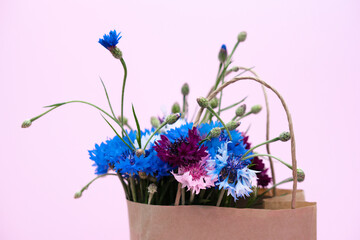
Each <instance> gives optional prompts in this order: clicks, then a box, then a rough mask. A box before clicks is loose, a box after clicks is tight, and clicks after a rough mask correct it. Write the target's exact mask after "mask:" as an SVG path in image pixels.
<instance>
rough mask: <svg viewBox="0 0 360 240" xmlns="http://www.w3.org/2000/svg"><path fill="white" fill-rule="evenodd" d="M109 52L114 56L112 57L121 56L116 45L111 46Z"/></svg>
mask: <svg viewBox="0 0 360 240" xmlns="http://www.w3.org/2000/svg"><path fill="white" fill-rule="evenodd" d="M109 50H110V52H111V54H112V55H113V56H114V58H116V59H119V60H120V59H121V58H122V52H121V51H120V49H119V48H118V47H116V46H115V47H112V48H110V49H109Z"/></svg>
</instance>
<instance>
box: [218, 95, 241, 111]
mask: <svg viewBox="0 0 360 240" xmlns="http://www.w3.org/2000/svg"><path fill="white" fill-rule="evenodd" d="M246 98H247V97H245V98H243V99H242V100H241V101H239V102H237V103H234V104H232V105H230V106H227V107H226V108H223V109H221V110H220V112H223V111H226V110H229V109H231V108H233V107H236V106H237V105H239V104H240V103H242V102H244V101H245V100H246Z"/></svg>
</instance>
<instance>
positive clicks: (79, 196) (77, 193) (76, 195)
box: [74, 191, 82, 199]
mask: <svg viewBox="0 0 360 240" xmlns="http://www.w3.org/2000/svg"><path fill="white" fill-rule="evenodd" d="M81 196H82V192H81V191H79V192H76V193H75V195H74V198H75V199H77V198H81Z"/></svg>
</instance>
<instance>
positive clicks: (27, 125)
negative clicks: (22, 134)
mask: <svg viewBox="0 0 360 240" xmlns="http://www.w3.org/2000/svg"><path fill="white" fill-rule="evenodd" d="M31 123H32V122H31V120H30V119H27V120H25V121H24V122H23V123H22V124H21V127H22V128H28V127H30V126H31Z"/></svg>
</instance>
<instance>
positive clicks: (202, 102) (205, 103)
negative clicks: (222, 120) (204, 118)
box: [196, 97, 209, 108]
mask: <svg viewBox="0 0 360 240" xmlns="http://www.w3.org/2000/svg"><path fill="white" fill-rule="evenodd" d="M196 101H197V102H198V104H199V106H200V107H202V108H207V107H209V101H208V100H207V99H206V98H204V97H199V98H197V99H196Z"/></svg>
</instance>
